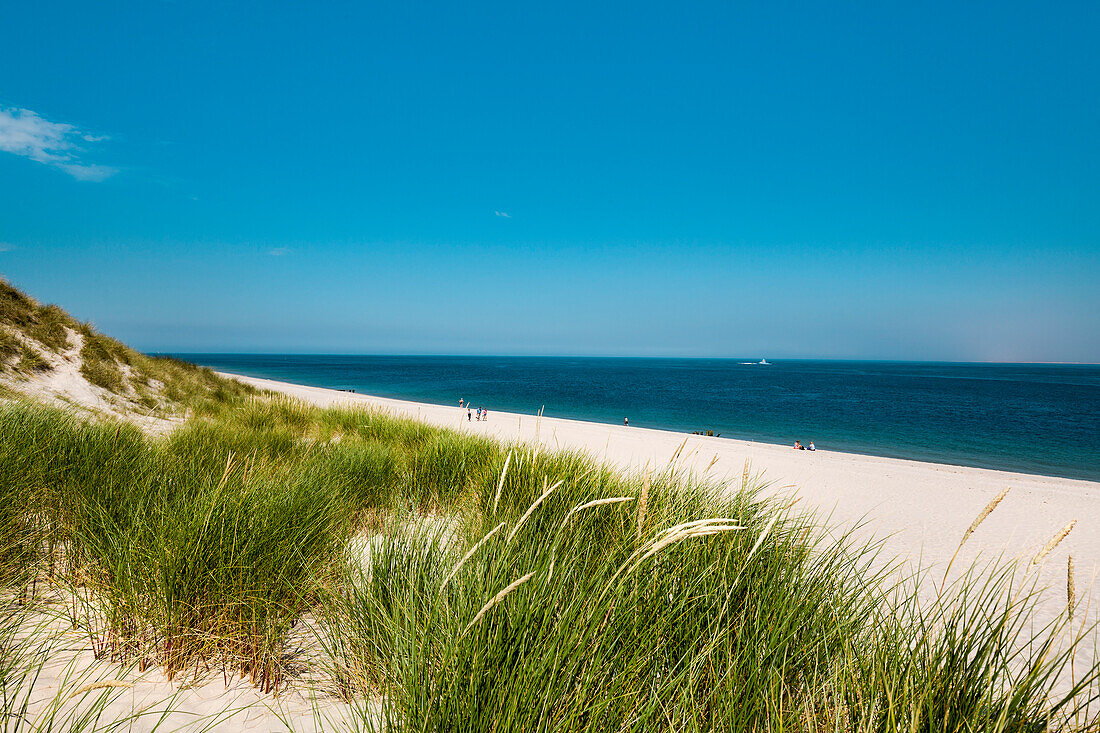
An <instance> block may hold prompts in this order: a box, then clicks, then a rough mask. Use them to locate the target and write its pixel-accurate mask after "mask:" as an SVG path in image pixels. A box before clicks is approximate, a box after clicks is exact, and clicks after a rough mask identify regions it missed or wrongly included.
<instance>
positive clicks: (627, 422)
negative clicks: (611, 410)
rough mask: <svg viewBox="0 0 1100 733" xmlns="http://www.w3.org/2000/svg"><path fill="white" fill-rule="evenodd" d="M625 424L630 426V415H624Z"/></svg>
mask: <svg viewBox="0 0 1100 733" xmlns="http://www.w3.org/2000/svg"><path fill="white" fill-rule="evenodd" d="M623 425H625V426H627V427H630V418H629V417H624V418H623Z"/></svg>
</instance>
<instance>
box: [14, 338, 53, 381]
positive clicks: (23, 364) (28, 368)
mask: <svg viewBox="0 0 1100 733" xmlns="http://www.w3.org/2000/svg"><path fill="white" fill-rule="evenodd" d="M15 368H16V369H17V370H19V371H21V372H23V373H25V374H33V373H36V372H48V371H50V369H51V368H52V365H51V364H50V362H49V361H48V360H47V359H46V357H45V356H43V355H42V352H40V351H39V350H38V349H36V348H34V347H33V346H30V345H28V344H20V345H19V361H18V362H16V364H15Z"/></svg>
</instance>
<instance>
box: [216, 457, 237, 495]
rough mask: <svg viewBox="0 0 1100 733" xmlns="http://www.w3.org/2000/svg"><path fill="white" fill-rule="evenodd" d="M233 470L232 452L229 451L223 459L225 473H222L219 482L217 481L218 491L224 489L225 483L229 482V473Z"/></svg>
mask: <svg viewBox="0 0 1100 733" xmlns="http://www.w3.org/2000/svg"><path fill="white" fill-rule="evenodd" d="M232 468H233V451H229V455H228V456H226V458H225V471H224V472H222V477H221V480H220V481H218V491H221V490H222V489H224V488H225V482H226V481H228V480H229V471H230V469H232Z"/></svg>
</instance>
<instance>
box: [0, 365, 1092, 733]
mask: <svg viewBox="0 0 1100 733" xmlns="http://www.w3.org/2000/svg"><path fill="white" fill-rule="evenodd" d="M108 346H109V345H108ZM196 378H197V379H200V380H201V379H203V377H201V375H200V376H197V377H196ZM211 385H215V386H214V387H213V388H214V389H216V383H215V382H210V383H206V386H203V387H202V389H203V390H208V389H209V388H211ZM206 393H207V394H209V391H207V392H206ZM191 404H192V405H193V406H194V407H193V410H194V416H193V417H192V419H191V420H190V421H189V422H188V423H186V424H185V425H184V426H183V427H182V428H180V429H179V430H177V431H176V432H174V433H173V434H171V435H170V436H168V437H166V438H157V439H154V438H150V437H147V436H144V435H142V434H140V433H139V432H138V431H136V430H135V429H133V428H131V427H128V426H124V425H119V424H115V423H102V422H101V423H89V422H85V421H82V420H79V419H77V418H75V417H73V416H72V415H69V414H66V413H63V412H60V411H57V410H52V409H45V408H41V407H33V406H28V405H25V404H9V405H6V406H2V407H0V492H2V493H0V501H2V502H3V503H2V505H0V582H2V583H3V585H4V590H3V592H4V594H5V599H13V600H16V599H18V598H30V597H32V596H33V593H31V592H30V591H29V590H28V589H29V588H31V587H33V585H34V584H35V583H39V582H43V581H45V580H49V582H51V583H54V584H55V585H58V586H61V587H67V588H70V589H71V590H72V592H73V593H75V594H77V595H79V596H80V597H82V598H85V599H88V603H87V604H85V605H84V606H82V607H84V608H88V609H90V610H89V611H88V614H87V616H86V617H80V618H76V619H75V620H76V621H77V622H78V623H80V624H84V625H85V627H86V628H87V629H88V633H89V635H90V640H91V643H92V644H93V645H94V646H95V648H96V650H97V652H98V653H100V654H101V655H104V656H111V657H114V658H116V659H118V660H121V661H123V662H127V663H133V664H138V665H140V666H147V665H150V664H155V665H159V666H161V667H163V668H164V669H165V670H166V671H167V672H168V673H169V674H170V675H175V676H181V677H182V676H184V675H186V676H187V677H186V678H187V679H192V678H195V677H201V676H203V675H205V674H218V673H220V674H225V675H230V674H242V675H246V676H249V677H251V678H252V679H253V680H254V681H255V682H256V684H257V685H259V686H261V687H262V688H264V689H267V690H271V691H276V692H277V691H279V690H281V689H285V688H286V687H287V686H288V685H292V684H295V680H294V678H293V670H292V669H291V668H289V667H288V666H287V664H286V662H285V653H286V650H287V645H288V643H289V638H290V635H291V630H292V628H294V627H295V626H296V624H298V623H299V622H301V621H307V620H308V623H309V625H310V626H311V627H314V628H320V629H321V630H322V631H321V634H320V638H318V639H317V644H318V645H320V647H321V648H322V649H323V651H324V655H325V657H326V659H327V662H326V669H327V673H328V679H329V684H330V686H331V687H332V688H334V689H335V690H337V691H338V692H339V694H340V695H342V696H343V697H345V698H346V699H349V700H352V701H357V702H358V703H360V705H361V708H362V710H363V711H364V714H363V717H362V719H361V720H360V721H359V724H360V725H361V727H363V728H379V727H384V729H385V730H387V731H404V730H408V731H414V730H415V731H428V730H433V731H434V730H458V731H462V730H468V731H486V730H496V731H508V730H516V731H518V730H523V731H528V730H532V731H534V730H548V731H549V730H553V731H628V730H631V731H654V730H657V731H662V730H668V731H672V730H676V731H681V730H682V731H703V730H707V731H710V730H738V731H806V732H809V731H838V732H841V731H843V732H846V733H847V732H853V733H854V732H862V731H928V732H932V731H1029V732H1030V731H1046V730H1090V729H1093V728H1095V727H1096V726H1097V725H1098V723H1100V721H1098V718H1097V714H1096V711H1095V708H1096V703H1097V700H1096V698H1097V696H1098V694H1100V693H1098V682H1097V680H1098V675H1100V672H1098V670H1097V668H1096V667H1095V666H1094V667H1092V668H1091V669H1087V670H1081V669H1075V670H1072V671H1071V670H1070V663H1071V662H1072V661H1073V659H1074V657H1073V652H1074V651H1075V649H1076V646H1077V645H1079V644H1080V643H1082V642H1081V638H1082V637H1083V634H1082V632H1081V631H1080V630H1079V629H1078V628H1075V629H1073V630H1072V631H1073V633H1072V634H1067V633H1066V631H1067V624H1068V623H1069V621H1070V616H1069V614H1070V613H1071V612H1072V611H1073V610H1074V608H1075V606H1076V601H1075V600H1074V598H1073V596H1074V594H1075V591H1074V590H1068V591H1067V595H1068V596H1069V597H1070V598H1069V600H1068V602H1067V604H1066V608H1067V613H1066V618H1064V619H1059V620H1056V621H1054V622H1052V623H1051V624H1049V625H1048V626H1047V627H1045V628H1040V629H1037V630H1036V629H1035V628H1033V623H1032V618H1033V616H1032V613H1031V611H1032V608H1033V605H1034V602H1035V598H1036V596H1035V594H1034V592H1033V591H1034V589H1033V588H1032V587H1030V586H1027V583H1028V582H1033V580H1032V581H1028V578H1029V577H1031V578H1033V577H1034V576H1033V574H1032V575H1030V576H1029V575H1028V574H1027V573H1026V572H1020V573H1017V572H1016V571H1015V570H1014V569H1013V568H1011V567H1010V566H997V567H992V568H982V569H980V572H979V569H972V570H971V571H970V572H969V573H967V574H966V575H965V576H964V578H963V579H962V580H960V581H958V582H956V583H955V584H954V585H950V586H948V587H946V588H943V589H942V592H941V594H940V596H939V599H938V600H937V601H932V602H929V601H927V600H925V601H924V602H918V598H917V594H916V591H915V590H909V589H910V588H915V587H917V586H918V585H919V582H916V581H919V580H920V579H912V578H902V579H900V580H898V579H897V578H896V575H895V574H894V573H893V572H892V568H890V567H889V566H888V565H885V564H884V563H882V562H879V561H878V559H877V546H876V545H874V544H869V543H858V542H856V541H854V540H853V539H852V538H851V537H850V536H848V535H845V534H841V535H840V536H837V534H836V532H835V531H834V530H832V529H831V528H830V527H829V526H828V523H827V522H825V521H824V520H821V519H819V518H817V517H814V516H811V515H808V514H798V513H795V512H794V511H793V510H792V509H791V507H790V506H787V507H783V506H780V505H777V504H774V503H772V502H769V501H766V500H763V499H762V498H761V497H760V496H759V494H758V493H757V492H756V491H755V490H754V487H753V486H752V481H751V479H750V477H749V476H748V474H747V472H746V475H745V476H744V477H742V480H741V484H740V485H739V486H721V485H717V484H715V483H714V482H712V481H703V480H700V479H697V478H695V477H692V476H689V475H686V474H684V473H683V472H680V471H678V470H676V469H675V467H670V468H668V469H667V470H665V471H663V472H662V471H653V470H649V471H646V472H644V473H642V474H639V475H626V474H622V473H620V472H616V471H614V470H612V469H610V468H608V467H607V466H604V465H600V464H598V463H595V462H594V461H592V460H591V459H589V458H587V457H585V456H583V455H579V454H572V453H564V452H549V451H544V450H538V449H534V448H532V447H530V446H523V445H512V446H504V445H500V444H497V443H494V442H492V441H487V440H484V439H482V438H477V437H472V436H468V435H463V434H459V433H456V432H453V431H447V430H440V429H436V428H432V427H428V426H426V425H423V424H420V423H417V422H414V421H411V420H405V419H398V418H394V417H392V416H388V415H386V414H382V413H378V412H369V411H358V410H351V409H337V410H320V409H315V408H311V407H307V406H305V405H302V404H300V403H296V402H292V401H289V400H278V399H268V398H266V397H261V396H254V395H253V396H250V395H245V394H243V393H232V392H226V393H225V394H224V395H222V397H221V398H218V399H208V398H204V399H202V400H197V401H194V402H192V403H191ZM994 508H995V507H994ZM990 511H992V510H990ZM1069 577H1070V580H1069V583H1070V584H1072V582H1073V581H1072V574H1070V576H1069ZM1078 613H1079V614H1080V610H1078ZM76 615H77V616H79V615H80V614H76ZM1074 623H1075V624H1077V625H1078V626H1079V625H1080V623H1081V621H1080V618H1079V617H1078V618H1077V619H1076V620H1075V621H1074ZM1067 637H1069V638H1071V640H1072V641H1071V643H1068V644H1067V643H1064V640H1065V639H1066V638H1067ZM0 642H2V643H4V644H6V645H7V646H5V647H4V648H5V649H8V648H10V647H11V645H12V643H13V641H12V638H11V637H7V638H6V639H4V640H0ZM12 658H18V659H22V658H24V657H20V656H19V655H15V656H13V657H12ZM5 669H6V670H7V671H4V670H5ZM13 670H14V672H13ZM0 671H4V674H5V675H7V677H5V679H7V680H15V682H14V683H10V684H9V683H5V684H8V687H6V688H5V690H8V689H12V690H13V692H12V699H19V693H20V689H21V686H24V687H25V684H27V683H26V682H25V680H27V679H29V677H28V676H27V675H23V676H20V675H19V674H18V672H19V665H18V664H16V665H15V667H12V665H10V664H9V665H8V668H4V667H0ZM24 671H25V670H24ZM31 676H32V677H33V675H31ZM1067 676H1068V677H1069V678H1070V679H1071V683H1070V684H1069V685H1068V687H1067V686H1066V684H1065V683H1064V680H1065V679H1066V678H1067ZM19 680H24V682H19ZM95 682H97V681H94V680H89V681H88V683H89V684H94V683H95ZM13 685H14V687H13ZM108 691H109V690H106V689H101V688H89V693H88V694H92V693H94V692H108ZM24 692H25V690H24ZM5 694H7V693H5ZM368 710H375V711H377V710H380V711H381V712H380V713H376V712H372V713H370V714H368V713H367V711H368Z"/></svg>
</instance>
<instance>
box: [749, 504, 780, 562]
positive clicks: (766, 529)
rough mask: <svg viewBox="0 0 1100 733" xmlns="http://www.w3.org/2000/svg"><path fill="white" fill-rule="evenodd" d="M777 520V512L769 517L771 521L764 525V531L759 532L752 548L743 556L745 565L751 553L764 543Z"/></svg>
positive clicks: (753, 553) (750, 557)
mask: <svg viewBox="0 0 1100 733" xmlns="http://www.w3.org/2000/svg"><path fill="white" fill-rule="evenodd" d="M778 521H779V514H778V513H777V514H776V515H775V516H773V517H772V518H771V521H770V522H768V526H767V527H764V531H763V532H761V533H760V536H759V537H757V538H756V544H754V545H753V546H752V549H751V550H749V554H748V555H746V556H745V563H744V564H745V565H748V564H749V560H752V557H753V555H755V554H756V551H757V550H759V549H760V545H762V544H764V540H766V539H767V538H768V535H769V534H771V531H772V527H774V526H775V523H776V522H778Z"/></svg>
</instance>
